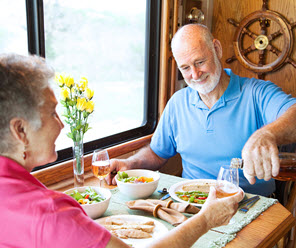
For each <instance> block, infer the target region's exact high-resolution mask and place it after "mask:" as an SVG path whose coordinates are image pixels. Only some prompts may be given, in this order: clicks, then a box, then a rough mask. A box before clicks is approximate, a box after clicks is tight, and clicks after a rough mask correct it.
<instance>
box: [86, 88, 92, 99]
mask: <svg viewBox="0 0 296 249" xmlns="http://www.w3.org/2000/svg"><path fill="white" fill-rule="evenodd" d="M85 94H86V97H87V98H88V99H92V97H93V96H94V91H93V90H91V89H89V88H88V87H87V88H86V90H85Z"/></svg>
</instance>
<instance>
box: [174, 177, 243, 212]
mask: <svg viewBox="0 0 296 249" xmlns="http://www.w3.org/2000/svg"><path fill="white" fill-rule="evenodd" d="M201 183H210V184H215V183H216V180H213V179H195V180H187V181H182V182H178V183H176V184H174V185H172V186H171V187H170V189H169V194H170V196H171V197H172V198H173V199H174V200H175V201H179V202H183V203H188V201H184V200H182V199H180V198H179V197H178V196H177V195H176V194H175V192H179V191H180V192H184V190H183V189H182V187H183V186H184V185H188V184H201ZM240 189H241V188H240ZM241 190H242V189H241ZM242 191H243V190H242ZM243 192H244V191H243ZM190 204H192V205H194V206H197V207H202V205H203V204H198V203H190Z"/></svg>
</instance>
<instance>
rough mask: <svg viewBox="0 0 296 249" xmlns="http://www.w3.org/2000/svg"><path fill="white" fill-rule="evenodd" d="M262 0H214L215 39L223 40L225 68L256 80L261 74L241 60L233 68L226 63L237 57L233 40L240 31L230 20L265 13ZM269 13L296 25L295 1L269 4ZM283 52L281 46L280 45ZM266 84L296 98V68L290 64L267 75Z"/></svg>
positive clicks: (275, 0) (295, 54) (294, 55)
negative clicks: (278, 14)
mask: <svg viewBox="0 0 296 249" xmlns="http://www.w3.org/2000/svg"><path fill="white" fill-rule="evenodd" d="M262 3H263V1H261V0H214V8H213V19H212V33H213V35H214V37H215V38H217V39H218V40H220V42H221V44H222V47H223V58H222V62H223V67H224V68H231V69H232V71H233V72H234V73H236V74H238V75H240V76H244V77H255V78H257V74H255V73H253V72H251V71H249V70H247V69H245V68H244V67H243V66H242V65H241V64H240V63H239V62H238V61H237V60H236V61H234V62H232V63H231V64H227V63H226V62H225V60H226V59H228V58H230V57H232V56H233V55H234V50H233V45H232V41H233V37H234V34H235V31H236V27H234V26H233V25H231V24H230V23H228V21H227V19H228V18H233V19H234V20H235V21H237V22H240V21H241V20H243V18H245V17H246V16H247V15H249V14H251V13H252V12H254V11H257V10H261V9H262ZM268 9H269V10H272V11H276V12H278V13H280V14H282V15H283V16H284V17H285V18H286V19H287V21H288V22H289V23H293V22H296V1H292V0H281V1H278V0H269V1H268ZM295 34H296V28H294V29H293V37H294V44H293V46H294V47H293V51H292V54H291V58H292V59H293V60H295V61H296V35H295ZM277 46H278V48H279V49H280V48H281V44H280V43H279V44H277ZM265 80H271V81H272V82H274V83H275V84H277V85H278V86H280V87H281V88H282V89H283V90H284V91H285V92H286V93H289V94H292V95H293V96H294V97H296V68H294V67H293V66H292V65H290V64H286V65H285V66H283V67H282V68H281V69H279V70H278V71H276V72H273V73H269V74H266V76H265Z"/></svg>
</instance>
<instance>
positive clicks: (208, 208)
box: [199, 187, 244, 229]
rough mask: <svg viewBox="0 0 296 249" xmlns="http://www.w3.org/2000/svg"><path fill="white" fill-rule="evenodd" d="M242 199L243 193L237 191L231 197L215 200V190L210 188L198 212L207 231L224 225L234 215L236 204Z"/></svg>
mask: <svg viewBox="0 0 296 249" xmlns="http://www.w3.org/2000/svg"><path fill="white" fill-rule="evenodd" d="M243 198H244V193H243V191H242V190H241V189H239V191H238V193H236V194H235V195H233V196H229V197H224V198H217V197H216V189H215V188H214V187H211V189H210V193H209V196H208V198H207V200H206V202H205V204H204V205H203V207H202V210H201V211H200V213H199V214H200V215H203V216H204V217H205V219H206V223H207V226H208V229H211V228H213V227H218V226H222V225H226V224H228V223H229V221H230V219H231V217H232V216H233V215H234V214H235V213H236V211H237V208H238V203H239V202H240V201H241V200H242V199H243Z"/></svg>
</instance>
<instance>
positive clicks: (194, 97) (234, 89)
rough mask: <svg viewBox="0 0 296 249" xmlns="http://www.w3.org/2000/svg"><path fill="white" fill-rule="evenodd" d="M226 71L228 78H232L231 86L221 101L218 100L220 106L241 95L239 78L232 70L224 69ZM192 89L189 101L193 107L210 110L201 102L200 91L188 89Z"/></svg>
mask: <svg viewBox="0 0 296 249" xmlns="http://www.w3.org/2000/svg"><path fill="white" fill-rule="evenodd" d="M224 71H225V72H226V73H227V75H228V76H230V81H229V85H228V87H227V89H226V91H225V92H224V94H223V95H222V96H221V97H220V99H219V100H218V102H221V103H220V104H219V106H220V105H221V104H223V105H225V102H227V101H229V100H233V99H236V98H238V97H239V95H240V93H241V87H240V84H239V83H238V82H239V77H238V76H237V75H235V74H233V73H232V71H231V69H228V68H226V69H224ZM188 88H189V89H190V92H191V94H190V97H189V101H190V103H191V104H192V105H195V106H196V107H198V108H201V109H208V107H207V106H206V105H205V103H204V102H203V101H202V100H201V98H200V96H199V94H198V91H195V90H193V89H192V88H190V87H188Z"/></svg>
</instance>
